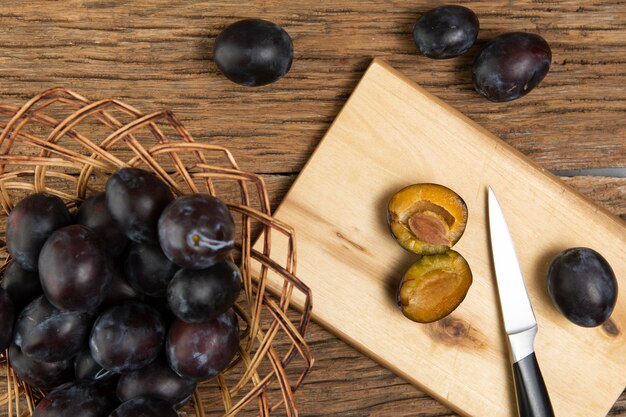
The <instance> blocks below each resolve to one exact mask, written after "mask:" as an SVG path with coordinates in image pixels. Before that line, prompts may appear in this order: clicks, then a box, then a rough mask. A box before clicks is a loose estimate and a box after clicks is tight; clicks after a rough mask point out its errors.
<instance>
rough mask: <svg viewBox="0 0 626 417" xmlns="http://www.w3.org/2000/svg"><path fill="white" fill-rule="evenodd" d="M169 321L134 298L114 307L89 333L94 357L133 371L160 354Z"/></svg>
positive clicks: (111, 367)
mask: <svg viewBox="0 0 626 417" xmlns="http://www.w3.org/2000/svg"><path fill="white" fill-rule="evenodd" d="M164 337H165V324H164V323H163V320H162V319H161V316H160V314H159V313H158V312H157V311H156V310H155V309H154V308H152V307H150V306H148V305H146V304H142V303H138V302H131V303H128V304H124V305H119V306H114V307H110V308H109V309H108V310H106V311H105V312H104V313H102V314H101V315H100V317H98V319H97V320H96V322H95V323H94V325H93V328H92V330H91V335H90V336H89V348H90V349H91V355H92V356H93V358H94V360H95V361H96V362H97V363H98V364H99V365H101V366H102V367H103V368H104V369H107V370H109V371H113V372H118V373H122V372H130V371H134V370H137V369H141V368H143V367H144V366H147V365H149V364H150V363H151V362H152V361H153V360H155V359H156V358H157V356H158V355H159V352H160V351H161V348H162V345H163V339H164Z"/></svg>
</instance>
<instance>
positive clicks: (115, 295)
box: [101, 263, 141, 307]
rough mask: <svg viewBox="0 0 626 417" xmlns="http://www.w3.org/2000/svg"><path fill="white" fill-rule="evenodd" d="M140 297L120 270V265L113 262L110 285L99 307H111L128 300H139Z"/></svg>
mask: <svg viewBox="0 0 626 417" xmlns="http://www.w3.org/2000/svg"><path fill="white" fill-rule="evenodd" d="M140 298H141V296H140V295H139V294H138V293H137V291H135V289H134V288H133V287H132V286H131V285H130V284H129V283H128V280H127V279H126V276H125V275H124V273H123V272H122V267H121V266H119V265H118V264H117V263H114V264H113V279H112V280H111V286H110V287H109V290H108V291H107V294H106V296H105V297H104V300H103V301H102V304H101V307H111V306H114V305H117V304H123V303H125V302H128V301H139V300H140Z"/></svg>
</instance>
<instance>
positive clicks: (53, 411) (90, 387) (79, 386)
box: [33, 382, 119, 417]
mask: <svg viewBox="0 0 626 417" xmlns="http://www.w3.org/2000/svg"><path fill="white" fill-rule="evenodd" d="M118 405H119V403H118V402H117V401H116V399H115V397H114V396H112V395H110V394H109V393H108V392H107V390H106V389H104V388H103V387H101V386H98V385H95V384H91V383H86V382H69V383H66V384H63V385H61V386H59V387H56V388H55V389H53V390H52V391H51V392H49V393H48V394H47V395H46V396H45V397H44V398H43V399H42V400H41V401H40V402H39V403H38V404H37V407H36V408H35V412H34V413H33V417H66V416H68V415H73V416H77V417H107V416H108V415H109V414H110V413H111V411H113V410H114V409H115V407H117V406H118Z"/></svg>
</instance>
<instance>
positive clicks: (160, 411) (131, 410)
mask: <svg viewBox="0 0 626 417" xmlns="http://www.w3.org/2000/svg"><path fill="white" fill-rule="evenodd" d="M137 416H150V417H179V416H178V413H177V412H176V411H174V409H173V408H172V407H171V406H170V405H169V404H168V403H167V402H166V401H163V400H160V399H158V398H152V397H147V396H142V397H136V398H132V399H130V400H128V401H125V402H123V403H122V404H120V406H119V407H117V408H116V409H115V410H113V412H112V413H111V414H110V415H109V417H137Z"/></svg>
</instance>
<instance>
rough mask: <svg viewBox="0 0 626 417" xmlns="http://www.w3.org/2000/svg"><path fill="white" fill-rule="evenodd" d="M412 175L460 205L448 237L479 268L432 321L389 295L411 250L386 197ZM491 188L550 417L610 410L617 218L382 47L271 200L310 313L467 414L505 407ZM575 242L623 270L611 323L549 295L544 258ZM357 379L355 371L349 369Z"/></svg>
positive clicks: (620, 258) (625, 327) (622, 306)
mask: <svg viewBox="0 0 626 417" xmlns="http://www.w3.org/2000/svg"><path fill="white" fill-rule="evenodd" d="M420 182H434V183H439V184H443V185H445V186H447V187H449V188H451V189H453V190H455V191H456V192H457V193H459V194H460V195H461V197H462V198H463V199H464V200H465V202H466V203H467V205H468V210H469V220H468V224H467V228H466V231H465V234H464V235H463V237H462V238H461V240H460V241H459V243H458V244H457V245H455V247H454V249H455V250H457V251H458V252H460V253H461V254H462V255H463V256H464V257H465V258H466V259H467V261H468V262H469V264H470V266H471V269H472V272H473V276H474V282H473V284H472V287H471V288H470V290H469V293H468V295H467V297H466V299H465V301H464V302H463V303H462V304H461V306H460V307H459V308H458V309H457V310H455V311H454V312H453V313H452V314H451V315H450V316H448V317H447V318H445V319H443V320H440V321H439V322H436V323H432V324H426V325H425V324H417V323H413V322H411V321H409V320H408V319H406V318H404V316H403V315H402V314H401V313H400V311H399V310H398V309H397V308H396V305H395V292H396V287H397V284H398V281H399V279H400V277H401V276H402V274H403V272H404V271H405V270H406V269H407V268H408V266H409V265H410V264H411V263H412V262H413V261H414V260H415V256H414V255H411V254H409V253H407V252H405V251H404V250H403V249H402V248H401V247H400V246H399V245H397V244H396V242H395V241H394V240H393V239H392V238H391V236H390V234H389V232H388V229H387V225H386V220H385V212H386V205H387V202H388V200H389V198H390V197H391V195H392V194H393V193H394V192H395V191H397V190H398V189H400V188H402V187H404V186H406V185H409V184H412V183H420ZM487 185H490V186H491V187H492V188H493V189H494V191H495V193H496V195H497V197H498V199H499V201H500V204H501V205H502V208H503V211H504V213H505V216H506V219H507V222H508V224H509V228H510V231H511V234H512V236H513V240H514V242H515V245H516V248H517V251H518V257H519V260H520V263H521V267H522V272H523V274H524V278H525V282H526V286H527V288H528V291H529V294H530V298H531V302H532V304H533V307H534V311H535V314H536V316H537V322H538V324H539V334H538V336H537V340H536V345H535V346H536V352H537V357H538V360H539V363H540V366H541V368H542V370H543V375H544V378H545V381H546V385H547V387H548V390H549V392H550V395H551V398H552V402H553V405H554V409H555V412H556V415H557V416H561V417H573V416H580V417H601V416H605V415H606V414H607V413H608V411H609V409H610V408H611V406H612V405H613V404H614V402H615V401H616V399H617V398H618V397H619V395H620V394H621V393H622V391H623V389H624V387H625V385H626V336H625V334H624V332H625V331H626V255H625V252H624V250H625V248H626V227H625V225H624V223H623V222H622V221H621V220H619V219H618V218H616V217H613V216H612V215H611V214H609V213H608V212H606V211H604V210H602V209H601V208H599V207H597V206H595V205H593V204H592V203H591V202H590V201H587V200H586V199H585V198H583V197H582V196H581V195H579V194H577V193H576V192H575V191H574V190H572V189H570V188H568V187H567V186H566V185H564V184H563V183H562V182H560V181H559V180H558V178H556V177H554V176H552V175H551V174H550V173H548V172H546V171H545V170H543V169H541V168H539V167H538V166H536V165H534V164H533V163H532V162H531V161H529V160H528V159H527V158H526V157H524V156H523V155H522V154H520V153H519V152H517V151H516V150H514V149H513V148H512V147H510V146H508V145H507V144H506V143H504V142H503V141H501V140H500V139H498V138H496V137H495V136H493V135H492V134H490V133H489V132H487V131H486V130H484V129H483V128H481V127H480V126H478V125H477V124H476V123H474V122H472V121H471V120H469V119H468V118H466V117H465V116H463V115H462V114H461V113H459V112H458V111H456V110H455V109H453V108H451V107H450V106H448V105H447V104H445V103H444V102H442V101H441V100H439V99H437V98H436V97H433V96H432V95H430V94H429V93H427V92H426V91H425V90H424V89H422V88H421V87H419V86H417V85H416V84H415V83H413V82H411V81H410V80H409V79H407V78H405V77H404V76H402V75H401V74H399V73H398V72H396V71H395V70H394V69H392V68H391V67H389V66H388V65H387V64H386V63H385V62H383V61H380V60H374V61H373V63H372V64H371V66H370V67H369V69H368V70H367V72H366V73H365V75H364V77H363V79H362V80H361V82H360V83H359V85H358V86H357V88H356V90H355V91H354V93H353V94H352V96H351V97H350V99H349V100H348V102H347V103H346V105H345V107H344V108H343V110H342V111H341V113H340V114H339V115H338V117H337V119H336V120H335V122H334V123H333V124H332V126H331V128H330V129H329V131H328V133H327V134H326V136H325V137H324V139H323V141H322V142H321V143H320V145H319V146H318V148H317V150H316V151H315V153H314V154H313V156H312V157H311V159H310V161H309V162H308V164H307V165H306V167H305V168H304V170H303V171H302V173H301V174H300V176H299V177H298V179H297V180H296V182H295V184H294V185H293V188H292V189H291V190H290V191H289V193H288V195H287V196H286V198H285V200H284V201H283V203H282V204H281V206H280V207H279V209H278V210H277V212H276V213H275V215H276V217H277V218H278V219H280V220H283V221H284V222H285V223H287V224H289V225H291V226H292V227H293V228H294V229H295V231H296V239H297V254H298V270H297V275H298V276H299V277H300V278H301V279H302V280H303V281H304V282H305V283H306V284H307V285H309V286H310V287H311V289H312V290H313V305H314V307H313V316H314V319H315V320H317V321H318V322H319V323H321V324H322V325H323V326H325V327H327V328H328V329H330V330H331V331H332V332H334V333H335V334H337V335H338V336H339V337H341V338H342V339H344V340H345V341H346V342H348V343H349V344H351V345H353V346H355V347H356V348H357V349H359V350H361V351H362V352H363V353H365V354H367V355H369V356H371V357H372V358H374V359H375V360H377V361H378V362H380V363H381V364H383V365H385V366H387V367H388V368H389V369H391V370H392V371H394V372H396V373H397V374H399V375H401V376H402V377H404V378H406V379H407V380H409V381H411V382H412V383H414V384H415V385H417V386H418V387H420V388H421V389H423V390H425V391H426V392H428V393H429V394H431V395H432V396H433V397H435V398H436V399H437V400H439V401H441V402H442V403H444V404H446V405H447V406H449V407H450V408H452V409H454V410H456V411H457V412H458V413H460V414H461V415H467V416H476V417H492V416H493V417H503V416H511V417H512V416H515V415H516V411H515V397H514V391H513V384H512V378H511V373H510V368H509V361H508V350H507V345H506V339H505V336H504V332H503V325H502V320H501V316H500V312H499V307H498V298H497V293H496V284H495V277H494V275H493V271H492V264H491V255H490V250H489V247H488V239H487V235H488V224H487V210H486V201H487V197H486V195H487V194H486V188H487ZM575 246H586V247H591V248H593V249H595V250H597V251H598V252H600V253H601V254H602V255H603V256H604V257H605V258H606V259H607V260H608V262H609V263H610V264H611V265H612V267H613V269H614V271H615V274H616V276H617V277H618V280H619V286H620V287H619V288H620V293H619V296H618V303H617V306H616V308H615V310H614V313H613V316H612V319H611V321H610V322H609V323H608V325H605V326H602V327H597V328H592V329H588V328H581V327H578V326H576V325H574V324H572V323H570V322H569V321H567V320H566V319H565V318H564V317H562V316H561V315H560V314H559V313H558V312H557V311H556V310H555V308H554V307H553V306H552V304H551V302H550V298H549V296H548V294H547V291H546V286H545V275H546V270H547V267H548V264H549V262H550V260H551V259H552V258H553V257H554V256H555V255H556V254H557V253H559V252H560V251H561V250H563V249H566V248H569V247H575ZM283 253H286V242H285V241H283V240H281V239H280V238H279V237H272V258H273V259H281V258H282V254H283ZM281 282H282V280H281ZM296 302H298V300H296ZM352 378H353V379H354V384H355V385H356V384H359V374H358V372H356V371H355V372H354V375H353V376H352ZM339 400H340V399H338V401H339ZM416 412H419V410H416Z"/></svg>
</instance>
